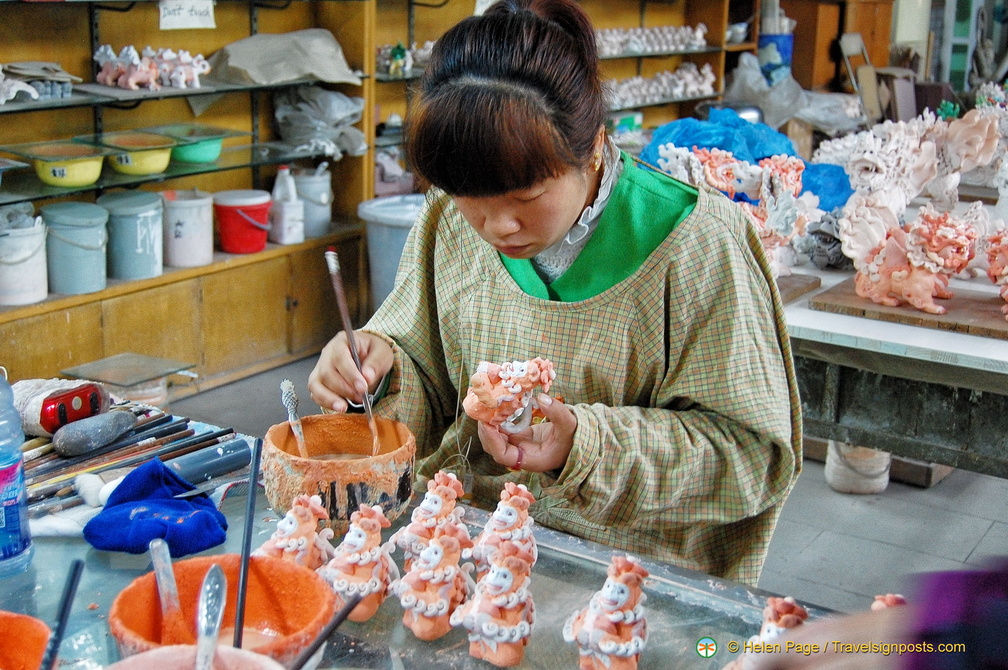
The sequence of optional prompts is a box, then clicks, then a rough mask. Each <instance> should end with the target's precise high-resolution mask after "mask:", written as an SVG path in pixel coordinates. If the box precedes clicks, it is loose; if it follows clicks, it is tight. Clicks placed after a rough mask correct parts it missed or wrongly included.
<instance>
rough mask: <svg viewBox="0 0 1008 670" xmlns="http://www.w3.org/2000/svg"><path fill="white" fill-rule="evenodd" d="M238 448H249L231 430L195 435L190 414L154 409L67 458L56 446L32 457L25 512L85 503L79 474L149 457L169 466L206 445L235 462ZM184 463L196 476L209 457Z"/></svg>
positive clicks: (214, 455)
mask: <svg viewBox="0 0 1008 670" xmlns="http://www.w3.org/2000/svg"><path fill="white" fill-rule="evenodd" d="M116 411H125V410H116ZM92 418H94V417H92ZM69 425H73V424H69ZM58 437H59V435H58V433H57V434H56V435H54V436H53V441H54V442H55V441H57V438H58ZM232 441H237V442H239V443H240V444H239V445H231V447H228V446H227V444H228V443H230V442H232ZM43 447H44V445H38V444H36V445H33V446H32V447H31V450H32V451H33V452H34V453H36V454H38V452H39V451H41V450H42V449H43ZM239 447H245V449H246V451H247V445H246V443H245V441H244V440H241V439H240V438H238V436H237V435H235V433H234V430H233V429H231V428H222V429H217V430H205V431H202V432H199V433H197V432H196V430H195V429H194V428H192V427H190V421H189V419H188V418H186V417H175V416H172V415H170V414H166V413H164V412H160V411H154V410H152V411H149V413H148V414H147V415H146V416H143V417H141V418H139V419H138V420H137V421H136V423H135V425H134V426H133V427H132V428H130V429H128V430H126V431H125V432H124V433H123V434H121V435H119V436H117V437H116V438H115V439H113V440H112V441H110V442H108V443H107V444H101V445H91V448H90V449H89V450H84V451H83V453H79V454H78V455H74V456H70V457H63V456H59V455H58V454H57V453H56V452H55V450H52V451H50V452H49V453H43V454H41V455H36V456H34V457H33V458H32V460H30V461H29V462H28V464H27V465H26V468H25V470H26V471H25V475H26V477H25V484H26V487H27V490H28V500H29V508H28V509H29V515H30V516H32V517H38V516H41V515H43V514H48V513H51V512H55V511H60V510H63V509H68V508H71V507H74V506H76V505H79V504H81V503H83V502H84V498H83V497H82V495H81V491H79V490H77V489H78V488H79V487H80V478H81V476H82V475H101V474H103V473H111V472H115V473H120V472H126V471H128V470H129V469H132V468H134V467H136V466H138V465H141V464H142V463H145V462H147V461H149V460H151V459H153V458H157V459H159V460H161V461H164V462H167V463H168V464H169V465H172V464H173V463H174V459H179V458H180V457H182V456H186V455H189V454H197V452H202V451H203V450H205V449H211V450H212V451H211V452H207V453H209V454H210V456H209V457H208V458H209V459H210V460H218V461H219V460H224V459H228V458H230V461H229V462H236V460H235V459H234V458H231V457H232V456H234V455H237V456H238V458H237V460H241V455H240V454H238V453H237V452H238V451H239ZM194 458H195V457H194ZM187 463H188V464H189V466H190V469H191V470H192V472H187V473H186V474H189V475H194V474H199V472H200V470H201V469H202V468H203V466H207V465H208V463H207V459H198V460H196V461H193V460H192V459H190V461H187ZM193 466H195V468H193ZM180 467H181V466H180ZM180 467H176V470H179V469H180ZM239 467H241V465H239ZM91 481H93V480H91ZM89 502H90V501H89Z"/></svg>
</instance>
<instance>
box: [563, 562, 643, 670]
mask: <svg viewBox="0 0 1008 670" xmlns="http://www.w3.org/2000/svg"><path fill="white" fill-rule="evenodd" d="M607 575H608V576H607V578H606V581H605V584H603V585H602V588H601V589H599V590H598V591H596V592H595V594H594V595H593V596H592V597H591V601H590V602H589V603H588V606H587V607H585V608H584V609H582V610H580V611H578V612H575V613H574V614H572V615H571V617H570V618H569V619H567V621H566V622H565V623H564V627H563V637H564V640H566V641H567V642H576V643H577V645H578V652H579V653H580V660H579V662H578V667H579V668H580V669H581V670H636V668H637V662H638V660H639V659H640V654H641V652H642V651H643V650H644V647H645V645H646V644H647V620H646V618H645V616H644V609H643V605H644V601H645V600H646V598H647V596H646V595H645V594H644V592H643V591H642V590H641V584H642V583H643V581H644V580H645V579H646V578H647V576H648V571H647V570H646V569H645V568H644V566H642V565H641V564H640V563H638V562H637V561H636V560H635V559H633V558H631V557H629V556H614V557H613V559H612V562H611V563H610V564H609V570H608V572H607Z"/></svg>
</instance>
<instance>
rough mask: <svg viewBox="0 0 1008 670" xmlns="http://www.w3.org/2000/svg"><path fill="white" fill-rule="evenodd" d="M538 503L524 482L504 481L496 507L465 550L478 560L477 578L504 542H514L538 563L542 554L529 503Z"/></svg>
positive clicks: (482, 573)
mask: <svg viewBox="0 0 1008 670" xmlns="http://www.w3.org/2000/svg"><path fill="white" fill-rule="evenodd" d="M534 502H535V496H533V495H532V494H531V493H530V492H529V490H528V488H526V487H525V485H524V484H516V483H514V482H505V484H504V490H503V491H501V494H500V502H499V503H497V509H496V510H495V511H494V513H493V514H491V515H490V519H489V520H488V521H487V523H486V526H484V528H483V532H481V533H480V534H479V535H478V536H476V541H475V543H474V545H473V547H472V549H469V550H464V551H463V552H462V557H463V558H472V559H473V560H474V561H476V579H477V580H479V579H482V578H483V576H484V575H485V574H486V573H487V571H488V570H489V569H490V561H491V560H492V559H493V553H494V552H495V551H496V550H497V547H498V546H500V544H501V542H504V541H509V542H514V543H515V544H517V545H518V546H520V547H521V548H522V549H524V550H525V551H526V552H528V554H529V555H530V556H531V557H532V564H533V565H535V562H536V559H537V558H538V556H539V551H538V549H537V547H536V542H535V536H534V535H533V534H532V526H533V524H534V523H535V520H534V519H533V518H532V517H531V516H529V513H528V509H529V506H530V505H531V504H532V503H534Z"/></svg>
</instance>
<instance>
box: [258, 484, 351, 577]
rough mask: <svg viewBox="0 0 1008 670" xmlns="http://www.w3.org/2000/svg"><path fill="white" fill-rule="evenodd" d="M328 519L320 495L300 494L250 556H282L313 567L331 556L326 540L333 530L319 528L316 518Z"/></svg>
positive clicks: (313, 568) (322, 563)
mask: <svg viewBox="0 0 1008 670" xmlns="http://www.w3.org/2000/svg"><path fill="white" fill-rule="evenodd" d="M328 519H329V512H328V511H327V510H326V508H325V507H323V506H322V498H321V497H320V496H308V495H299V496H298V497H297V498H295V499H294V504H293V506H292V507H291V508H290V509H289V510H288V511H287V513H286V514H285V515H284V518H282V519H280V521H279V522H278V523H277V528H276V530H275V531H273V534H272V535H271V536H270V538H269V539H268V540H266V542H264V543H263V544H262V546H260V547H259V548H258V549H256V550H255V551H254V552H252V555H253V556H273V557H275V558H282V559H283V560H285V561H290V562H291V563H297V564H298V565H303V566H305V567H306V568H309V569H311V570H315V569H317V568H319V567H321V566H323V565H325V563H326V562H327V561H328V560H329V559H331V558H332V557H333V555H334V549H333V546H332V544H330V542H329V540H330V539H332V536H333V532H332V529H330V528H323V529H321V530H319V521H325V520H328Z"/></svg>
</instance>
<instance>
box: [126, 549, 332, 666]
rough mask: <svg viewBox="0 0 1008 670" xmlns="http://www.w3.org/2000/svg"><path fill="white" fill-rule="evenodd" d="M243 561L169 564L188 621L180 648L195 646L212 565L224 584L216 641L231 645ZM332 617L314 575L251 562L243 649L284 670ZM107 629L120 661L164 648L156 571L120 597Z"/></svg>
mask: <svg viewBox="0 0 1008 670" xmlns="http://www.w3.org/2000/svg"><path fill="white" fill-rule="evenodd" d="M240 561H241V557H240V556H239V555H238V554H221V555H218V556H199V557H196V558H187V559H183V560H181V561H175V562H174V563H173V565H172V567H173V569H174V572H175V581H176V582H177V583H178V591H179V602H180V604H181V605H182V612H183V614H184V616H185V619H186V621H189V622H191V624H190V625H189V628H188V630H187V631H185V633H186V635H187V639H184V640H180V642H181V643H182V644H187V645H192V644H195V643H196V604H197V602H198V601H199V592H200V587H201V586H202V584H203V578H204V577H205V576H206V573H207V571H208V570H209V569H210V566H211V565H212V564H214V563H217V564H219V565H220V566H221V568H222V569H223V570H224V576H225V577H227V602H226V604H225V607H224V621H223V622H222V624H221V633H220V639H221V641H222V643H223V641H225V640H227V641H230V640H232V639H233V638H234V621H235V604H236V602H237V600H238V571H239V563H240ZM335 610H336V596H335V594H334V593H333V590H332V588H331V587H330V586H329V584H328V583H327V582H326V581H325V579H323V578H322V577H320V576H319V575H318V574H316V573H315V571H313V570H310V569H308V568H306V567H303V566H300V565H296V564H294V563H292V562H288V561H284V560H282V559H279V558H273V557H269V556H253V557H252V558H251V561H250V563H249V570H248V586H247V591H246V594H245V621H244V624H245V625H244V630H243V632H242V647H243V648H245V649H249V650H250V651H254V652H256V653H258V654H263V655H266V656H269V657H271V658H273V659H274V660H275V661H277V662H278V663H280V664H281V665H289V664H290V663H291V662H293V661H294V659H295V658H297V655H298V653H300V652H301V650H302V649H304V648H305V647H306V646H307V645H309V644H311V642H312V641H313V640H314V639H315V638H316V637H317V636H318V634H319V632H321V630H322V628H323V627H324V626H325V625H326V624H327V623H328V622H329V620H330V619H331V618H332V616H333V613H334V612H335ZM108 622H109V630H110V631H111V633H112V637H114V638H115V640H116V644H117V645H118V647H119V654H120V656H123V657H127V656H132V655H134V654H140V653H142V652H146V651H150V650H151V649H155V648H158V647H161V646H162V645H161V602H160V599H159V598H158V591H157V584H156V582H155V581H154V573H153V572H149V573H147V574H145V575H142V576H141V577H137V578H136V579H134V580H133V581H132V582H130V584H129V585H128V586H127V587H126V588H124V589H123V590H122V591H120V592H119V595H117V596H116V598H115V600H114V601H113V602H112V607H111V609H109V617H108ZM148 667H160V666H155V665H150V666H148ZM256 667H258V666H256ZM263 667H265V666H263Z"/></svg>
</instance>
